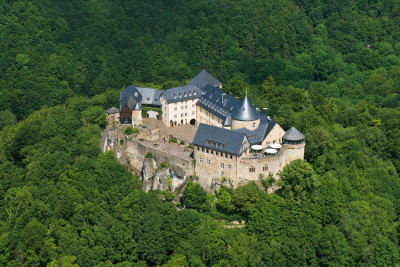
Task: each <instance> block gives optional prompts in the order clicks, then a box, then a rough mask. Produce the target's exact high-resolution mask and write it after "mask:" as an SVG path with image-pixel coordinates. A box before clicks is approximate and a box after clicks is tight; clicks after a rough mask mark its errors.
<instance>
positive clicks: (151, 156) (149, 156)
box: [145, 152, 153, 159]
mask: <svg viewBox="0 0 400 267" xmlns="http://www.w3.org/2000/svg"><path fill="white" fill-rule="evenodd" d="M145 158H146V159H152V158H153V154H151V152H147V154H146V156H145Z"/></svg>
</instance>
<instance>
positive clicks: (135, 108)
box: [133, 102, 142, 110]
mask: <svg viewBox="0 0 400 267" xmlns="http://www.w3.org/2000/svg"><path fill="white" fill-rule="evenodd" d="M133 110H142V106H141V105H140V103H139V102H136V105H135V106H134V107H133Z"/></svg>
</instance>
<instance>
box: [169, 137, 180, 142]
mask: <svg viewBox="0 0 400 267" xmlns="http://www.w3.org/2000/svg"><path fill="white" fill-rule="evenodd" d="M169 141H170V142H171V143H177V142H178V140H176V138H175V137H173V136H170V137H169Z"/></svg>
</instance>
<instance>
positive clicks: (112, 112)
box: [107, 107, 119, 114]
mask: <svg viewBox="0 0 400 267" xmlns="http://www.w3.org/2000/svg"><path fill="white" fill-rule="evenodd" d="M118 112H119V109H118V108H116V107H112V108H109V109H107V113H108V114H115V113H118Z"/></svg>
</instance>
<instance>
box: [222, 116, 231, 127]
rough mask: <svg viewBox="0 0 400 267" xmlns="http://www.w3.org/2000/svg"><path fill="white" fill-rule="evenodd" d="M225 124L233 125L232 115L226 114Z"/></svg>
mask: <svg viewBox="0 0 400 267" xmlns="http://www.w3.org/2000/svg"><path fill="white" fill-rule="evenodd" d="M222 125H223V126H231V125H232V117H231V115H228V116H226V118H225V120H224V122H223V123H222Z"/></svg>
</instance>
